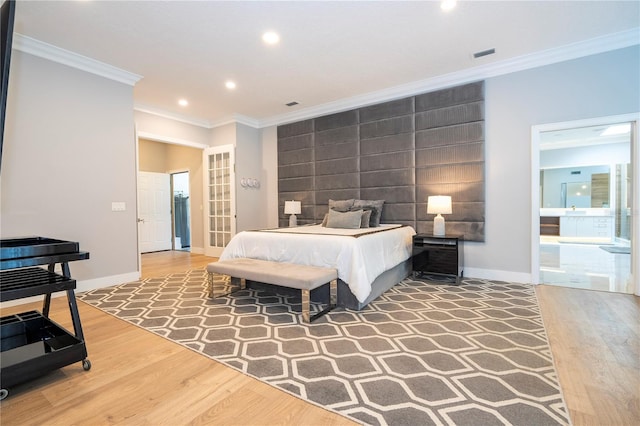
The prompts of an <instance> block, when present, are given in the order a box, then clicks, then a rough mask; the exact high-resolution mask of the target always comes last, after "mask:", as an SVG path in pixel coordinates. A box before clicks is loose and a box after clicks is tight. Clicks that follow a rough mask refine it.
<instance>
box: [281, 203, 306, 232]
mask: <svg viewBox="0 0 640 426" xmlns="http://www.w3.org/2000/svg"><path fill="white" fill-rule="evenodd" d="M300 213H302V209H301V206H300V201H285V202H284V214H290V215H291V216H289V227H293V226H297V225H298V219H297V218H296V215H297V214H300Z"/></svg>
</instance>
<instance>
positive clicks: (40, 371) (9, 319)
mask: <svg viewBox="0 0 640 426" xmlns="http://www.w3.org/2000/svg"><path fill="white" fill-rule="evenodd" d="M88 258H89V253H87V252H81V251H80V250H79V246H78V243H76V242H72V241H63V240H55V239H51V238H43V237H27V238H14V239H4V240H0V302H6V301H9V300H16V299H22V298H25V297H30V296H38V295H44V302H43V306H42V312H38V311H28V312H22V313H19V314H14V315H8V316H4V317H2V318H0V351H1V353H0V387H1V389H0V399H4V398H6V397H7V396H8V394H9V389H10V388H11V387H13V386H15V385H17V384H20V383H23V382H26V381H29V380H32V379H35V378H37V377H40V376H42V375H44V374H46V373H48V372H50V371H53V370H56V369H58V368H61V367H64V366H66V365H69V364H72V363H74V362H82V367H83V368H84V369H85V370H89V369H90V368H91V362H90V361H89V360H88V359H87V348H86V345H85V341H84V334H83V332H82V324H81V322H80V315H79V313H78V305H77V303H76V297H75V292H74V289H75V288H76V281H75V280H74V279H73V278H71V273H70V270H69V262H71V261H76V260H84V259H88ZM56 264H60V265H61V268H62V275H60V274H57V273H55V272H54V271H55V266H56ZM39 265H48V268H47V269H43V268H41V267H39ZM59 291H65V292H66V293H67V300H68V303H69V310H70V312H71V320H72V322H73V331H74V332H73V333H70V332H69V331H67V330H66V329H64V328H63V327H61V326H60V325H58V324H56V323H55V322H54V321H52V320H51V319H49V307H50V303H51V294H52V293H56V292H59Z"/></svg>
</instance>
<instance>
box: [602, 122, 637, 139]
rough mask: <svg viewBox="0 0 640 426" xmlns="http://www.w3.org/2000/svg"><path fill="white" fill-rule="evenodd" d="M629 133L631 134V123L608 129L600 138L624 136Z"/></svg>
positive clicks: (615, 125) (616, 125)
mask: <svg viewBox="0 0 640 426" xmlns="http://www.w3.org/2000/svg"><path fill="white" fill-rule="evenodd" d="M629 132H631V123H624V124H614V125H613V126H609V127H607V129H606V130H605V131H604V132H602V133H600V136H614V135H624V134H625V133H629Z"/></svg>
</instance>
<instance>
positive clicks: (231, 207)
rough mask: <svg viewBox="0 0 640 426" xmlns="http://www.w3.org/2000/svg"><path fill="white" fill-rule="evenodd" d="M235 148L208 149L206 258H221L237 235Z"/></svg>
mask: <svg viewBox="0 0 640 426" xmlns="http://www.w3.org/2000/svg"><path fill="white" fill-rule="evenodd" d="M233 152H234V151H233V145H223V146H216V147H211V148H207V149H205V150H204V154H203V155H204V159H203V160H204V164H203V171H204V173H203V175H204V180H205V182H204V200H205V208H204V225H205V226H204V228H205V236H204V246H205V255H207V256H213V257H218V256H220V254H222V250H223V249H224V247H225V246H226V245H227V243H229V240H231V237H233V236H234V235H235V232H236V206H235V190H234V188H235V182H234V165H235V161H234V155H233Z"/></svg>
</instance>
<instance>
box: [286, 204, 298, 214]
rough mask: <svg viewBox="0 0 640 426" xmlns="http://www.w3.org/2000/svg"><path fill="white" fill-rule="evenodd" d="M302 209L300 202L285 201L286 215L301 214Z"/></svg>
mask: <svg viewBox="0 0 640 426" xmlns="http://www.w3.org/2000/svg"><path fill="white" fill-rule="evenodd" d="M301 212H302V208H301V205H300V201H285V202H284V214H300V213H301Z"/></svg>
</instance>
